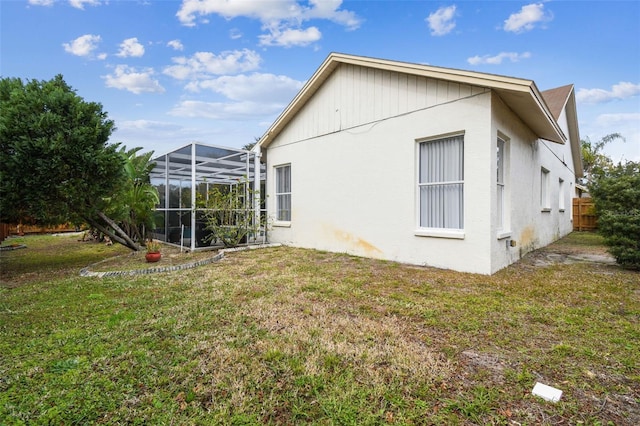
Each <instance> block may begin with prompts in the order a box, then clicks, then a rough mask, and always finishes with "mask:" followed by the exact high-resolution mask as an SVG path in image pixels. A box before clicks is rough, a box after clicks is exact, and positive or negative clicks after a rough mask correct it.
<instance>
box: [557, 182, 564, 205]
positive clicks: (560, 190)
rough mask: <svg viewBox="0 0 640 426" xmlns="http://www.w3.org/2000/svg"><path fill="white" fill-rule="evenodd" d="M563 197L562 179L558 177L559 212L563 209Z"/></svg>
mask: <svg viewBox="0 0 640 426" xmlns="http://www.w3.org/2000/svg"><path fill="white" fill-rule="evenodd" d="M564 198H565V193H564V180H563V179H560V180H559V181H558V210H560V211H561V212H563V211H564Z"/></svg>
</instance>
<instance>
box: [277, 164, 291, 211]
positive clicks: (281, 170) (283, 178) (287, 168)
mask: <svg viewBox="0 0 640 426" xmlns="http://www.w3.org/2000/svg"><path fill="white" fill-rule="evenodd" d="M275 169H276V220H278V221H283V222H288V221H290V220H291V165H290V164H287V165H284V166H278V167H276V168H275Z"/></svg>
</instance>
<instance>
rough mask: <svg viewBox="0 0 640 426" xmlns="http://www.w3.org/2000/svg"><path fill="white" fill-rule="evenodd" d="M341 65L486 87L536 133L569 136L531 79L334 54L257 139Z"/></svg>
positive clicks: (275, 129)
mask: <svg viewBox="0 0 640 426" xmlns="http://www.w3.org/2000/svg"><path fill="white" fill-rule="evenodd" d="M341 64H352V65H359V66H363V67H368V68H374V69H381V70H386V71H394V72H398V73H404V74H410V75H416V76H422V77H428V78H434V79H439V80H446V81H452V82H457V83H463V84H469V85H474V86H480V87H486V88H489V89H492V90H493V91H495V92H496V93H497V94H498V95H499V96H500V97H501V98H502V99H503V100H504V102H505V103H506V104H507V105H508V106H509V108H511V109H512V110H513V111H514V112H515V113H516V114H517V115H518V116H519V117H520V118H521V119H522V120H523V121H524V122H525V123H526V124H527V126H529V127H530V128H531V129H532V130H533V131H534V132H535V134H536V135H537V136H538V137H539V138H542V139H546V140H549V141H552V142H556V143H561V144H563V143H564V142H565V141H566V140H567V137H566V136H565V135H564V133H563V132H562V129H561V128H560V126H559V125H558V123H557V121H556V118H555V116H554V115H553V113H552V112H551V111H550V109H549V106H548V105H547V104H546V101H545V98H544V97H543V95H542V93H541V92H540V91H539V90H538V88H537V87H536V85H535V83H534V82H533V81H532V80H526V79H521V78H514V77H506V76H500V75H495V74H487V73H480V72H473V71H464V70H457V69H451V68H442V67H434V66H429V65H422V64H414V63H408V62H398V61H389V60H385V59H376V58H369V57H364V56H354V55H346V54H342V53H331V54H330V55H329V56H328V57H327V59H325V61H324V62H323V63H322V65H320V67H319V68H318V69H317V70H316V72H315V73H314V74H313V75H312V76H311V78H310V79H309V80H308V81H307V82H306V84H305V85H304V86H303V88H302V89H301V90H300V92H298V94H297V95H296V96H295V97H294V98H293V100H292V101H291V102H290V103H289V105H288V106H287V107H286V108H285V109H284V111H283V112H282V113H281V114H280V116H279V117H278V118H277V119H276V121H275V122H274V123H273V124H272V125H271V127H269V129H268V130H267V131H266V132H265V134H264V135H263V136H262V137H261V138H260V141H259V142H258V143H259V145H260V146H261V147H262V148H266V147H268V146H269V144H271V142H272V141H273V140H274V138H275V137H276V136H277V135H278V134H279V133H280V132H281V131H282V130H283V129H284V128H285V127H286V125H287V124H288V123H289V122H290V121H291V119H293V117H294V116H295V115H296V114H297V113H298V112H299V111H300V110H301V109H302V108H303V107H304V105H305V104H306V102H307V101H308V100H309V99H310V98H311V97H312V96H313V95H314V93H315V92H316V91H317V90H318V89H319V88H320V87H321V86H322V84H323V83H324V82H325V80H327V78H329V76H330V75H331V74H332V73H333V71H334V70H335V69H336V68H337V67H338V66H339V65H341Z"/></svg>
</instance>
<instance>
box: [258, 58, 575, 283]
mask: <svg viewBox="0 0 640 426" xmlns="http://www.w3.org/2000/svg"><path fill="white" fill-rule="evenodd" d="M577 123H578V119H577V113H576V104H575V96H574V90H573V86H572V85H568V86H563V87H560V88H557V89H552V90H548V91H544V92H541V91H539V90H538V88H537V87H536V85H535V83H534V82H533V81H531V80H526V79H521V78H513V77H505V76H500V75H493V74H485V73H479V72H471V71H462V70H456V69H447V68H439V67H434V66H427V65H420V64H413V63H404V62H397V61H390V60H382V59H374V58H368V57H361V56H353V55H345V54H338V53H332V54H330V55H329V56H328V57H327V59H326V60H325V61H324V62H323V63H322V65H321V66H320V67H319V68H318V70H317V71H316V72H315V73H314V74H313V76H311V78H310V79H309V80H308V82H307V83H306V84H305V86H304V87H303V88H302V90H301V91H300V92H299V93H298V94H297V95H296V97H295V98H294V99H293V100H292V101H291V103H290V104H289V105H288V106H287V107H286V109H285V110H284V111H283V112H282V114H281V115H280V116H279V117H278V118H277V119H276V121H275V122H274V123H273V124H272V125H271V127H270V128H269V129H268V130H267V132H266V133H265V134H264V135H263V136H262V138H261V139H260V140H259V143H258V146H257V148H256V151H257V150H260V151H261V153H262V156H263V161H265V157H266V165H267V168H266V173H267V190H266V192H267V214H268V215H269V217H270V219H271V231H270V240H271V241H273V242H280V243H283V244H286V245H291V246H296V247H306V248H314V249H319V250H327V251H332V252H346V253H350V254H354V255H359V256H365V257H371V258H378V259H387V260H393V261H398V262H403V263H409V264H417V265H428V266H434V267H439V268H447V269H454V270H458V271H465V272H475V273H481V274H492V273H494V272H496V271H498V270H500V269H501V268H504V267H505V266H507V265H509V264H511V263H513V262H515V261H517V260H518V259H520V258H521V257H522V256H523V255H524V254H525V253H527V252H529V251H531V250H534V249H536V248H539V247H542V246H545V245H547V244H549V243H551V242H553V241H554V240H556V239H558V238H560V237H562V236H564V235H566V234H568V233H569V232H571V230H572V223H571V220H572V217H571V216H572V212H571V207H572V204H571V198H572V196H573V194H574V192H575V185H576V178H577V177H580V176H581V175H582V160H581V157H580V144H579V140H580V137H579V134H578V124H577Z"/></svg>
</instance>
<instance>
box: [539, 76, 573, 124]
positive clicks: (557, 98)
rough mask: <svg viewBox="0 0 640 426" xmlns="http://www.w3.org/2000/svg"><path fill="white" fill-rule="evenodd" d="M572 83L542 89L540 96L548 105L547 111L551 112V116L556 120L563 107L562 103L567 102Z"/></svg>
mask: <svg viewBox="0 0 640 426" xmlns="http://www.w3.org/2000/svg"><path fill="white" fill-rule="evenodd" d="M572 87H573V84H567V85H566V86H562V87H556V88H555V89H549V90H544V91H543V92H541V93H542V97H543V98H544V101H545V102H546V103H547V106H548V107H549V111H551V114H553V118H555V119H556V121H557V120H558V118H559V117H560V113H561V112H562V109H563V108H564V105H565V104H566V103H567V98H568V97H569V93H571V88H572Z"/></svg>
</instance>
